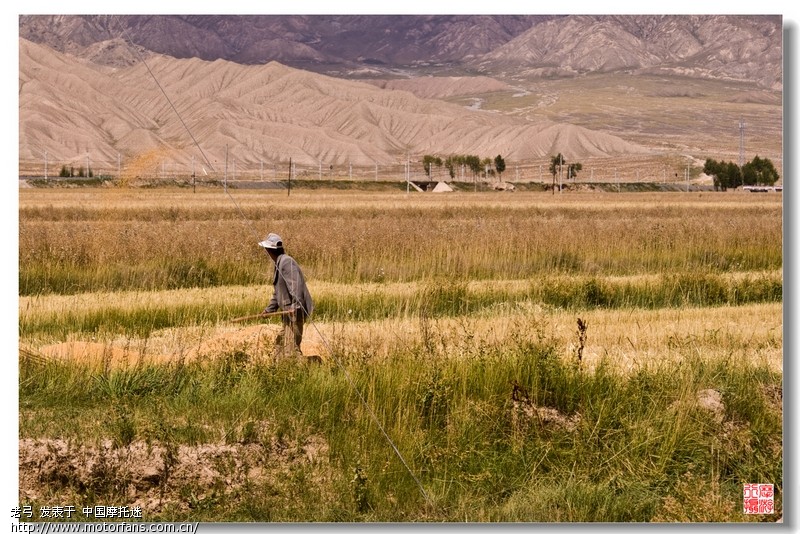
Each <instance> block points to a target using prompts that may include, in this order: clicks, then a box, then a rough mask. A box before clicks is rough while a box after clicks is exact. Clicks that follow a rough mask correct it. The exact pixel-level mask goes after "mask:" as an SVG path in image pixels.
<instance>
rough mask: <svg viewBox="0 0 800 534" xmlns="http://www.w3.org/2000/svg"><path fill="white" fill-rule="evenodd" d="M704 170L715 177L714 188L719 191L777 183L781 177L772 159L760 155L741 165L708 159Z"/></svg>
mask: <svg viewBox="0 0 800 534" xmlns="http://www.w3.org/2000/svg"><path fill="white" fill-rule="evenodd" d="M703 172H704V173H706V174H707V175H709V176H711V177H712V178H713V179H714V189H715V190H718V191H719V190H722V191H725V190H726V189H728V188H729V187H730V188H736V187H739V186H742V185H775V182H777V181H778V180H779V179H780V175H779V174H778V171H777V170H775V165H773V164H772V161H770V159H769V158H759V157H758V156H756V157H754V158H753V159H752V160H750V161H749V162H747V163H745V164H744V165H742V166H741V167H739V165H737V164H736V163H733V162H732V161H716V160H713V159H707V160H706V163H705V165H703Z"/></svg>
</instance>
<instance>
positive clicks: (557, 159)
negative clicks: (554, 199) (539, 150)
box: [548, 152, 566, 192]
mask: <svg viewBox="0 0 800 534" xmlns="http://www.w3.org/2000/svg"><path fill="white" fill-rule="evenodd" d="M564 163H566V160H565V159H564V155H563V154H561V152H559V153H558V154H556V155H555V156H553V157H552V158H550V168H549V169H548V170H549V171H550V174H552V175H553V191H554V192H555V190H556V176H558V173H559V172H561V168H562V167H563V166H564Z"/></svg>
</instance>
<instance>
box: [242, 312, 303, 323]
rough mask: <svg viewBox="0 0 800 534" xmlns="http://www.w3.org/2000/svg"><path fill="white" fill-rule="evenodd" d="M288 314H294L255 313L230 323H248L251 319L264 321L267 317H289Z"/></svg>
mask: <svg viewBox="0 0 800 534" xmlns="http://www.w3.org/2000/svg"><path fill="white" fill-rule="evenodd" d="M290 313H294V311H291V310H289V311H277V312H272V313H257V314H255V315H246V316H244V317H237V318H236V319H231V320H230V321H231V322H232V323H241V322H242V321H250V320H252V319H266V318H268V317H278V316H280V315H289V314H290Z"/></svg>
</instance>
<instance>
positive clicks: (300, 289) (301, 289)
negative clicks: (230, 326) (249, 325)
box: [264, 254, 314, 315]
mask: <svg viewBox="0 0 800 534" xmlns="http://www.w3.org/2000/svg"><path fill="white" fill-rule="evenodd" d="M272 286H273V287H274V289H275V290H274V292H273V294H272V300H270V301H269V305H268V306H267V307H266V309H265V310H264V311H265V312H267V313H270V312H276V311H278V310H283V311H293V310H303V311H304V313H305V315H311V313H312V312H313V311H314V301H313V300H312V299H311V293H309V292H308V287H306V279H305V277H304V276H303V271H301V270H300V266H299V265H297V262H296V261H294V258H292V257H291V256H289V255H288V254H281V255H280V256H278V259H277V260H276V261H275V274H274V275H273V277H272Z"/></svg>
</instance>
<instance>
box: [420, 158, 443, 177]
mask: <svg viewBox="0 0 800 534" xmlns="http://www.w3.org/2000/svg"><path fill="white" fill-rule="evenodd" d="M434 165H436V166H437V167H441V166H442V158H440V157H438V156H431V155H430V154H425V155H424V156H423V157H422V166H423V167H424V168H425V174H426V175H428V178H430V177H431V168H432V167H433V166H434Z"/></svg>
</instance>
